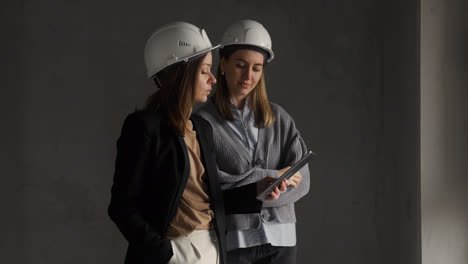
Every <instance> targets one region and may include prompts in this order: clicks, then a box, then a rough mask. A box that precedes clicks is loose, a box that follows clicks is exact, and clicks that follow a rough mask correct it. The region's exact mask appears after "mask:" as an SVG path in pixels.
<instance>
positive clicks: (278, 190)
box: [257, 176, 289, 202]
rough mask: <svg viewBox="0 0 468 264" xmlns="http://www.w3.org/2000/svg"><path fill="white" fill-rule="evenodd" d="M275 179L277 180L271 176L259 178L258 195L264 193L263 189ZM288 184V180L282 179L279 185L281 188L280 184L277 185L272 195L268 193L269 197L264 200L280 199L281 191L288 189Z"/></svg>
mask: <svg viewBox="0 0 468 264" xmlns="http://www.w3.org/2000/svg"><path fill="white" fill-rule="evenodd" d="M274 181H276V179H275V178H273V177H270V176H267V177H265V178H263V179H261V180H259V181H258V182H257V195H258V194H260V193H262V192H263V190H265V189H266V188H267V187H268V186H269V185H270V184H272V183H273V182H274ZM288 185H289V181H288V180H284V181H282V182H281V184H280V185H279V188H278V186H276V187H275V189H274V190H273V191H272V192H271V193H270V195H268V196H267V198H266V199H265V200H263V201H264V202H266V201H273V200H276V199H278V198H279V197H280V195H281V192H284V191H286V189H287V187H288Z"/></svg>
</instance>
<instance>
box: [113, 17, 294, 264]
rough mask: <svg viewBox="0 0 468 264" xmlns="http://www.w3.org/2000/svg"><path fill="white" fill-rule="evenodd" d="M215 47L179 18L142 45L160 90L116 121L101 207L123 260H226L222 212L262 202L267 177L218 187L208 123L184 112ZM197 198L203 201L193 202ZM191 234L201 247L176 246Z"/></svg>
mask: <svg viewBox="0 0 468 264" xmlns="http://www.w3.org/2000/svg"><path fill="white" fill-rule="evenodd" d="M217 47H218V46H215V47H213V46H212V45H211V43H210V41H209V39H208V37H207V35H206V33H205V31H204V30H200V29H199V28H197V27H196V26H194V25H191V24H188V23H184V22H176V23H172V24H168V25H165V26H164V27H161V28H159V29H158V30H157V31H156V32H155V33H153V35H152V36H151V37H150V39H149V40H148V42H147V44H146V47H145V63H146V68H147V75H148V77H149V78H152V79H153V80H154V81H155V82H156V84H157V85H158V86H159V88H160V89H159V90H158V91H157V92H156V93H155V94H154V95H152V96H150V98H148V101H147V104H146V106H145V108H144V109H143V110H139V111H136V112H134V113H132V114H130V115H128V116H127V118H126V119H125V121H124V124H123V127H122V132H121V136H120V137H119V139H118V141H117V158H116V165H115V174H114V182H113V185H112V197H111V202H110V205H109V209H108V213H109V216H110V217H111V219H112V220H113V221H114V222H115V224H116V225H117V227H118V228H119V230H120V232H121V233H122V234H123V235H124V237H125V238H126V240H127V241H128V243H129V245H128V250H127V255H126V258H125V263H126V264H130V263H152V264H156V263H168V262H169V263H189V262H191V261H194V262H197V263H226V261H225V259H226V258H225V237H224V236H225V221H224V215H225V211H226V212H230V213H245V212H259V211H260V209H261V207H262V202H261V201H257V200H255V197H256V195H257V193H258V192H259V191H261V190H263V189H264V187H265V186H266V185H267V184H268V183H269V182H271V181H272V179H271V178H270V179H266V180H262V181H261V182H258V183H253V184H250V185H246V186H243V187H240V188H237V189H231V190H228V191H223V192H222V191H221V189H220V187H219V184H218V182H217V166H216V157H215V154H214V149H213V143H212V142H213V141H212V138H213V137H212V132H211V127H210V125H209V124H208V123H207V122H206V121H204V120H203V119H201V118H196V117H193V116H191V111H192V105H193V103H195V102H205V101H206V100H207V96H208V95H209V93H210V91H211V85H212V84H214V83H215V82H216V79H215V78H214V76H213V74H212V73H211V71H210V69H211V64H212V55H211V50H213V49H215V48H217ZM191 135H192V136H191ZM190 137H192V138H193V140H192V141H187V140H188V139H189V138H190ZM280 189H281V190H285V189H286V183H283V184H282V186H281V187H280ZM280 189H278V188H276V190H275V191H273V192H272V193H271V195H270V197H269V198H268V199H277V198H278V197H279V194H280V191H281V190H280ZM193 197H195V198H194V199H192V198H193ZM197 199H198V200H197ZM200 199H201V200H200ZM199 200H200V201H201V204H203V205H204V206H206V208H202V209H200V208H201V207H197V206H198V202H199ZM193 201H195V202H196V204H191V202H193ZM194 233H196V234H197V236H198V237H205V238H207V239H205V240H204V242H203V243H204V244H203V247H201V246H199V245H198V244H196V243H195V244H192V247H190V248H189V249H188V248H187V247H185V248H184V247H183V246H184V244H183V243H185V242H180V241H182V240H184V239H185V240H186V239H192V238H194V237H193V234H194ZM185 240H184V241H185ZM190 241H192V240H190ZM181 243H182V244H181ZM189 243H192V242H189ZM197 243H198V242H197Z"/></svg>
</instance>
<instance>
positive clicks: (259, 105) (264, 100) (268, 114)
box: [213, 45, 275, 127]
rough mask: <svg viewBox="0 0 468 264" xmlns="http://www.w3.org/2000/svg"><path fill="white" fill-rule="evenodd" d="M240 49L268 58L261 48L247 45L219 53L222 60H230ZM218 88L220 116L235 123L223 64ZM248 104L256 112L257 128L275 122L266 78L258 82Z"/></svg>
mask: <svg viewBox="0 0 468 264" xmlns="http://www.w3.org/2000/svg"><path fill="white" fill-rule="evenodd" d="M239 49H251V50H254V51H257V52H260V53H262V54H264V58H267V57H266V55H265V52H264V51H263V50H261V49H260V48H256V47H254V46H247V45H232V46H227V47H224V48H223V49H222V50H220V51H219V55H220V56H219V57H220V60H222V59H224V60H228V59H229V57H230V56H231V55H232V54H233V53H234V52H235V51H237V50H239ZM217 80H218V82H217V86H216V91H215V92H214V94H213V101H214V103H215V105H216V108H217V109H218V112H219V114H220V115H221V116H222V117H223V118H224V119H226V120H230V121H233V120H234V116H233V115H232V111H231V107H230V105H231V101H230V96H229V90H228V87H227V82H226V77H225V76H224V75H223V74H221V62H220V63H219V64H218V72H217ZM248 96H249V100H248V104H249V108H250V109H252V110H253V112H254V118H255V126H257V127H269V126H270V125H271V124H273V122H274V121H275V116H274V114H273V111H272V110H271V106H270V102H269V101H268V96H267V93H266V88H265V77H264V75H263V69H262V76H261V77H260V80H259V81H258V83H257V85H256V86H255V87H254V89H253V90H252V92H250V94H249V95H248Z"/></svg>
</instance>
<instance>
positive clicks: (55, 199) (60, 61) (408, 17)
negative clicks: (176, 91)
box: [0, 0, 419, 264]
mask: <svg viewBox="0 0 468 264" xmlns="http://www.w3.org/2000/svg"><path fill="white" fill-rule="evenodd" d="M2 8H3V9H2V17H6V18H8V29H7V31H6V32H7V33H8V36H9V38H8V39H7V40H8V41H5V42H4V43H2V45H5V46H6V47H7V48H6V49H4V51H6V56H5V58H6V62H7V63H4V64H3V65H2V67H5V68H6V69H5V71H4V72H8V74H7V76H6V78H5V80H6V85H5V86H4V87H3V88H2V92H3V94H4V95H6V96H5V97H4V96H2V99H3V100H2V101H3V104H2V109H3V110H4V111H3V113H4V116H5V117H4V119H3V124H2V129H1V132H0V133H2V135H3V137H2V139H3V140H2V145H3V146H4V147H3V149H4V150H3V151H2V152H1V153H2V157H3V159H2V168H4V173H2V175H3V177H2V179H4V183H3V184H1V185H0V186H1V187H0V188H1V189H0V190H1V192H0V195H1V197H2V199H1V205H2V207H3V208H5V210H6V212H8V213H6V214H4V215H5V217H1V218H0V226H1V227H2V233H3V235H4V239H2V240H1V242H0V254H1V256H2V257H3V259H6V260H8V261H6V262H8V263H121V262H122V260H123V256H124V253H125V248H126V242H125V240H124V239H123V237H122V236H121V235H120V233H119V232H118V231H117V228H116V227H115V226H114V225H113V223H111V221H110V220H109V219H108V217H107V215H106V207H107V204H108V201H109V194H110V185H111V181H112V174H113V163H114V158H115V141H116V139H117V137H118V135H119V133H120V128H121V125H122V121H123V118H124V117H125V115H126V114H127V113H128V112H131V111H133V109H134V108H135V107H136V106H141V105H142V103H143V102H144V100H145V98H146V97H147V96H148V95H149V94H150V93H151V92H152V89H153V87H152V83H151V82H150V81H148V80H146V79H145V74H144V67H143V60H142V57H143V46H144V43H145V41H146V39H147V37H148V36H149V34H150V33H151V32H152V30H154V29H155V28H156V27H158V26H160V25H162V24H164V23H167V22H169V21H174V20H185V21H188V22H191V23H194V24H196V25H200V26H202V27H204V28H206V30H207V31H208V34H209V36H210V37H211V39H212V40H213V42H216V41H217V39H218V40H219V38H220V37H221V34H222V31H223V30H224V29H225V27H226V26H227V25H228V24H229V23H231V22H232V21H234V20H236V19H240V18H252V19H256V20H258V21H260V22H262V23H263V24H264V25H265V26H266V27H267V29H268V30H269V31H270V33H271V35H272V38H273V49H274V51H275V54H276V59H275V60H274V61H273V63H272V64H270V65H268V67H267V68H266V79H267V86H268V93H269V96H270V99H271V100H272V101H274V102H277V103H279V104H280V105H282V106H283V107H284V108H285V109H286V110H287V111H288V112H289V113H290V114H291V115H292V116H293V117H294V119H295V121H296V125H297V126H298V128H299V129H300V131H301V132H302V135H303V137H304V138H305V140H306V142H307V144H308V146H309V147H310V149H312V150H314V151H315V152H317V153H318V154H319V156H320V157H319V159H317V160H316V161H314V162H312V163H311V164H310V166H311V175H312V186H311V190H310V193H309V195H308V196H306V197H305V198H304V199H302V200H301V201H299V202H298V203H297V216H298V229H297V231H298V232H297V233H298V263H359V264H361V263H419V262H418V258H419V257H418V256H419V250H418V248H419V244H418V241H419V231H418V230H419V226H418V225H419V218H418V215H419V213H418V212H419V211H418V210H419V209H418V208H419V200H418V199H419V189H418V180H419V171H418V170H419V134H418V133H419V127H418V120H419V116H418V115H419V94H418V91H419V90H418V81H417V80H418V78H419V75H418V74H417V66H418V59H417V55H418V52H417V49H418V47H417V43H418V28H417V27H418V18H417V17H418V15H417V10H418V6H417V1H416V0H413V1H403V0H401V1H396V2H395V1H393V2H392V3H391V4H389V5H387V4H385V3H384V2H383V1H380V2H379V1H371V0H358V1H344V0H343V1H338V0H337V1H294V2H292V1H266V0H265V1H255V2H252V1H245V0H238V1H230V2H227V1H224V2H223V1H221V2H220V1H214V0H213V1H211V0H208V1H204V2H196V1H177V2H175V1H173V2H165V3H163V4H162V3H160V2H159V3H158V2H156V1H137V2H135V1H134V2H128V1H85V0H82V1H65V2H64V1H55V0H49V1H20V2H14V3H9V4H6V5H5V7H2ZM3 15H5V16H3Z"/></svg>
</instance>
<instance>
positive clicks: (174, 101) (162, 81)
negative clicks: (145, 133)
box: [143, 54, 206, 136]
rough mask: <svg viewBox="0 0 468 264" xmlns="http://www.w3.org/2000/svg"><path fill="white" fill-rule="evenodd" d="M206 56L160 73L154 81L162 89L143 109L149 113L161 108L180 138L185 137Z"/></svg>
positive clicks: (177, 64) (153, 95) (172, 66)
mask: <svg viewBox="0 0 468 264" xmlns="http://www.w3.org/2000/svg"><path fill="white" fill-rule="evenodd" d="M205 56H206V54H203V55H200V56H197V57H195V58H193V59H190V60H189V61H188V62H179V63H176V64H174V65H171V66H169V67H167V68H166V69H164V70H162V71H160V72H158V73H157V74H156V75H155V76H154V78H153V79H154V81H155V83H156V85H158V86H159V87H160V89H159V90H158V91H156V92H155V93H154V94H152V95H151V96H150V97H148V99H147V100H146V105H145V107H144V108H143V110H147V111H156V110H158V109H159V108H161V110H162V112H163V113H164V115H165V116H166V117H167V118H168V120H169V124H170V125H171V127H172V128H173V129H174V131H175V133H176V134H177V135H179V136H183V135H184V131H185V128H186V125H187V120H188V118H189V116H190V113H191V111H192V106H193V103H194V99H195V82H196V80H197V74H198V69H199V67H200V65H201V63H202V61H203V59H204V58H205Z"/></svg>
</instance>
